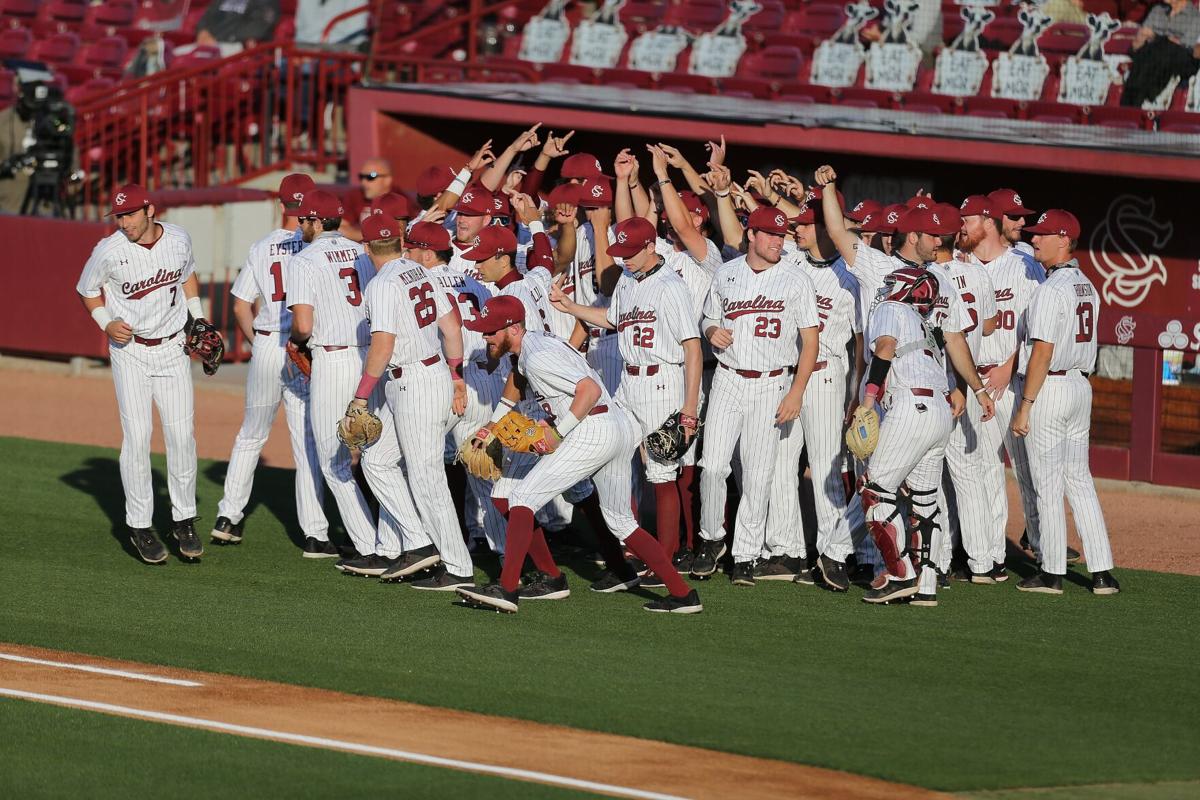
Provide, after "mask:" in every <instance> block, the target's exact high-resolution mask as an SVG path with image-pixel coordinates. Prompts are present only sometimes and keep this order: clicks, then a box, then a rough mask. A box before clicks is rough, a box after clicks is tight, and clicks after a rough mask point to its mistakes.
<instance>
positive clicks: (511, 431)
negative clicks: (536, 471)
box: [492, 410, 557, 455]
mask: <svg viewBox="0 0 1200 800" xmlns="http://www.w3.org/2000/svg"><path fill="white" fill-rule="evenodd" d="M552 431H553V428H550V427H549V426H545V427H543V426H542V425H539V424H537V422H535V421H534V420H532V419H530V418H529V417H527V416H525V415H524V414H522V413H521V412H520V411H516V410H513V411H509V412H508V413H507V414H505V415H504V416H503V417H501V418H500V421H499V422H497V423H496V424H495V426H493V427H492V433H493V434H494V435H495V437H496V438H497V439H499V440H500V443H501V444H503V445H504V446H505V447H507V448H508V449H509V450H512V451H514V452H517V453H540V454H543V455H544V454H545V453H546V452H549V451H548V450H547V447H548V445H547V444H546V443H545V442H543V440H544V439H545V438H546V437H547V436H554V435H557V434H554V433H553V432H552ZM556 444H557V443H556ZM539 448H540V449H539ZM550 449H551V450H552V449H553V448H550Z"/></svg>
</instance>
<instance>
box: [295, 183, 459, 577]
mask: <svg viewBox="0 0 1200 800" xmlns="http://www.w3.org/2000/svg"><path fill="white" fill-rule="evenodd" d="M341 217H342V204H341V201H339V200H338V199H337V197H336V196H334V195H332V194H330V193H329V192H325V191H322V190H320V189H316V190H314V191H311V192H308V193H306V194H305V195H304V199H303V200H302V201H301V205H300V213H299V218H300V225H301V229H302V230H304V231H305V232H306V233H308V232H309V231H312V232H313V234H314V235H313V239H312V243H311V244H310V245H309V246H308V247H306V248H304V250H302V251H300V252H299V253H297V254H296V255H294V256H292V258H291V260H290V261H289V262H288V265H287V267H288V269H287V273H286V275H285V276H284V280H285V282H286V285H287V289H288V291H287V304H288V308H289V309H290V310H291V312H292V330H291V340H292V342H294V343H295V345H296V346H297V347H301V348H309V349H311V351H312V356H313V358H312V375H311V378H310V384H309V406H308V413H309V420H310V422H311V424H312V431H313V438H314V439H315V441H316V447H317V456H318V458H319V459H320V465H321V473H322V474H323V475H324V476H325V483H326V485H327V486H328V487H329V491H330V492H331V493H332V494H333V497H334V500H335V501H336V502H337V506H338V511H339V513H340V514H341V517H342V523H343V524H344V525H345V526H346V532H347V533H349V534H350V539H351V541H353V543H354V547H355V549H356V550H357V552H358V556H357V557H351V558H344V559H339V560H338V561H337V564H336V566H337V567H338V569H339V570H341V571H346V572H351V573H353V574H358V575H381V574H382V573H383V572H384V571H385V570H387V569H388V568H389V567H391V566H393V565H394V564H396V563H398V562H399V561H401V552H402V542H401V539H400V536H401V532H400V528H401V527H403V528H404V533H405V535H406V536H408V537H410V538H414V539H416V538H418V533H419V527H420V523H419V521H418V520H417V517H416V511H415V509H413V508H412V499H411V498H408V502H407V508H404V507H403V506H404V499H403V498H404V496H407V494H408V488H407V484H406V483H405V482H404V477H403V472H402V471H401V470H400V467H399V461H400V453H399V444H398V442H397V440H396V434H395V431H394V429H393V422H392V419H391V416H390V415H388V414H384V415H383V417H382V422H383V435H382V436H381V437H380V440H379V441H378V442H376V443H375V444H374V445H372V446H371V447H368V448H367V449H366V450H364V451H363V455H362V465H363V472H364V474H365V475H366V477H367V481H368V483H369V484H370V486H371V489H372V491H373V492H374V493H375V494H376V496H377V497H378V498H379V500H380V503H381V505H382V506H383V509H382V511H381V513H380V518H379V521H378V524H376V521H375V520H374V519H373V518H372V514H371V510H370V508H369V506H368V505H367V501H366V498H365V497H364V496H363V494H362V491H361V490H360V489H359V488H358V484H357V483H355V481H354V476H353V473H352V472H351V454H350V451H349V450H348V449H347V448H346V447H345V446H344V445H343V444H342V443H341V441H340V440H339V439H338V435H337V430H338V423H339V422H340V420H341V419H342V416H343V415H344V413H345V409H346V406H347V404H348V403H349V402H350V400H352V399H353V398H354V395H355V387H356V386H357V384H358V381H359V377H360V375H361V373H362V366H363V361H364V359H365V358H366V351H367V346H368V344H369V343H370V338H371V331H370V324H369V322H368V320H367V307H366V305H365V304H364V302H363V300H364V298H363V290H364V289H365V288H366V286H367V283H368V281H370V280H371V278H373V277H374V276H375V265H374V264H373V263H372V262H371V259H370V258H368V257H367V255H366V254H365V253H364V252H363V248H362V245H360V244H358V243H357V242H354V241H351V240H350V239H347V238H345V237H344V236H342V235H341V234H339V233H338V227H339V226H340V224H341V222H340V220H341ZM372 217H374V215H372ZM372 217H368V219H371V218H372ZM318 231H319V232H318ZM382 395H383V391H382V387H379V388H378V389H377V390H376V391H375V392H374V394H373V395H372V405H371V407H372V408H378V407H379V406H380V405H382V404H383V396H382ZM398 496H399V497H400V499H396V498H397V497H398ZM396 514H400V516H399V517H397V516H395V515H396ZM429 558H431V560H429V561H427V562H426V563H425V565H424V566H432V565H433V564H435V563H437V556H436V553H434V554H433V556H431V557H429Z"/></svg>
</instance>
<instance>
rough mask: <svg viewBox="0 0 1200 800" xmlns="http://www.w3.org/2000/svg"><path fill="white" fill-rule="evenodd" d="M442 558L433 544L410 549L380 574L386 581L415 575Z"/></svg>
mask: <svg viewBox="0 0 1200 800" xmlns="http://www.w3.org/2000/svg"><path fill="white" fill-rule="evenodd" d="M441 560H442V557H441V556H440V555H438V551H437V548H436V547H434V546H433V545H431V544H427V545H425V546H424V547H418V548H417V549H416V550H410V551H408V552H407V553H405V554H404V555H402V556H400V557H399V558H397V559H395V560H394V561H392V562H391V564H390V565H389V566H388V568H387V569H385V570H384V571H383V572H382V573H377V574H379V577H380V578H382V579H383V580H385V581H388V582H389V583H390V582H394V581H399V580H401V579H402V578H405V577H407V576H409V575H414V574H416V573H418V572H420V571H421V570H423V569H429V568H430V567H432V566H434V565H435V564H437V563H438V562H439V561H441Z"/></svg>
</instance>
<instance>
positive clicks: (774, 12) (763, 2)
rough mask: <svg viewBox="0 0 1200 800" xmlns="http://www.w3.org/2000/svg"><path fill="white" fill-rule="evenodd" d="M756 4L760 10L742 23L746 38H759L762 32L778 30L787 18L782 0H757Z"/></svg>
mask: <svg viewBox="0 0 1200 800" xmlns="http://www.w3.org/2000/svg"><path fill="white" fill-rule="evenodd" d="M758 4H759V5H760V6H761V7H762V10H761V11H759V12H758V13H757V14H755V15H754V16H753V17H750V19H748V20H746V21H745V23H743V24H742V33H744V34H745V35H746V37H747V38H751V37H753V38H756V39H760V40H761V38H762V34H764V33H766V32H768V31H777V30H779V28H780V27H781V26H782V25H783V21H784V19H786V18H787V8H785V7H784V5H783V0H758Z"/></svg>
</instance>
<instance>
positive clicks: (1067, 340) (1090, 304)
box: [1021, 260, 1100, 372]
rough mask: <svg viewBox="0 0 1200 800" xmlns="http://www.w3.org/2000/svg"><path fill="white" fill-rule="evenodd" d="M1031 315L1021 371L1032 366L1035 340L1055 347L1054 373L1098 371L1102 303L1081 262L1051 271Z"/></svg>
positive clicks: (1051, 359) (1038, 293)
mask: <svg viewBox="0 0 1200 800" xmlns="http://www.w3.org/2000/svg"><path fill="white" fill-rule="evenodd" d="M1028 315H1029V319H1028V321H1027V324H1026V332H1025V342H1024V346H1023V348H1022V349H1023V352H1022V353H1021V370H1022V371H1024V370H1025V368H1027V367H1028V365H1029V355H1030V353H1031V352H1032V349H1033V340H1034V339H1040V340H1042V341H1043V342H1050V343H1051V344H1053V345H1054V354H1053V355H1052V356H1051V357H1050V371H1051V372H1065V371H1067V370H1069V369H1077V370H1080V371H1081V372H1091V371H1093V370H1094V369H1095V367H1096V325H1097V323H1098V322H1099V321H1100V301H1099V299H1098V298H1097V296H1096V287H1095V286H1094V285H1092V282H1091V281H1090V280H1088V277H1087V276H1086V275H1084V274H1083V272H1081V271H1080V269H1079V262H1077V261H1074V260H1072V261H1069V262H1067V263H1066V264H1065V265H1063V266H1061V267H1055V268H1054V269H1053V270H1051V271H1050V274H1049V275H1048V276H1047V277H1046V280H1045V282H1043V283H1042V284H1041V285H1040V286H1038V288H1037V289H1036V290H1035V291H1034V293H1033V299H1032V301H1031V302H1030V303H1029V309H1028Z"/></svg>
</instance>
